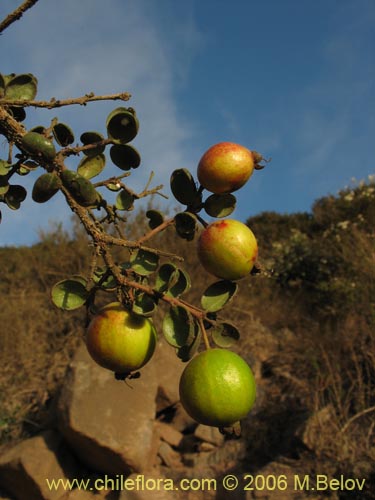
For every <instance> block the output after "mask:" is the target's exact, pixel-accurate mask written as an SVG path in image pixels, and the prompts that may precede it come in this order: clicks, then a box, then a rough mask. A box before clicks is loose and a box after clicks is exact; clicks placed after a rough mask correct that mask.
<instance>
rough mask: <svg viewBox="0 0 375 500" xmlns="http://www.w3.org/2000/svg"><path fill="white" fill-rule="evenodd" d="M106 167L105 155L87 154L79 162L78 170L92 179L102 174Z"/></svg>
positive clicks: (85, 176) (83, 175) (80, 173)
mask: <svg viewBox="0 0 375 500" xmlns="http://www.w3.org/2000/svg"><path fill="white" fill-rule="evenodd" d="M104 167H105V156H104V154H100V155H97V156H85V157H84V158H83V159H82V160H81V161H80V162H79V164H78V167H77V172H78V173H79V175H82V177H84V178H85V179H91V178H92V177H95V176H97V175H99V174H100V172H102V171H103V169H104Z"/></svg>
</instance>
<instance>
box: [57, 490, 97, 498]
mask: <svg viewBox="0 0 375 500" xmlns="http://www.w3.org/2000/svg"><path fill="white" fill-rule="evenodd" d="M99 498H100V499H104V498H105V497H102V496H101V497H99ZM99 498H98V495H95V493H91V492H90V491H86V490H79V489H75V490H72V491H68V492H67V493H66V494H65V495H64V496H62V497H60V498H59V500H99Z"/></svg>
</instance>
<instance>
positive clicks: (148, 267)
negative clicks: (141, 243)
mask: <svg viewBox="0 0 375 500" xmlns="http://www.w3.org/2000/svg"><path fill="white" fill-rule="evenodd" d="M130 264H131V268H132V270H133V271H134V272H135V273H137V274H140V275H141V276H148V275H149V274H152V273H154V272H155V271H156V270H157V268H158V265H159V256H158V255H157V254H155V253H152V252H148V251H147V250H142V249H139V250H136V251H135V252H133V253H132V255H131V256H130Z"/></svg>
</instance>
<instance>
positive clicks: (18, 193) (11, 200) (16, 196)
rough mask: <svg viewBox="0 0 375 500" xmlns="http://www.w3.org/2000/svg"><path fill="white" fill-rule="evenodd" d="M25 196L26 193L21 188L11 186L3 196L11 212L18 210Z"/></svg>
mask: <svg viewBox="0 0 375 500" xmlns="http://www.w3.org/2000/svg"><path fill="white" fill-rule="evenodd" d="M26 196H27V191H26V189H25V188H24V187H23V186H18V185H12V186H9V189H8V190H7V192H6V193H5V195H4V201H5V203H6V204H7V205H8V207H9V208H10V209H12V210H18V209H19V208H20V206H21V203H22V202H23V201H24V199H25V198H26Z"/></svg>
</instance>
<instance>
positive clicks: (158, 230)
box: [138, 217, 174, 245]
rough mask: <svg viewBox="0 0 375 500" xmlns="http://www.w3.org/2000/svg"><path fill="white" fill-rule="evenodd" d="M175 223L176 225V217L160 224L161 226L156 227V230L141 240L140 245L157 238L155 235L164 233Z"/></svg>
mask: <svg viewBox="0 0 375 500" xmlns="http://www.w3.org/2000/svg"><path fill="white" fill-rule="evenodd" d="M173 223H174V217H172V218H171V219H167V220H165V221H164V222H162V223H161V224H159V226H156V227H155V228H154V229H152V230H151V231H149V232H148V233H146V234H145V235H144V236H142V237H141V238H139V240H138V243H139V244H140V245H141V244H143V243H144V242H145V241H147V240H149V239H150V238H152V237H153V236H155V234H158V233H160V232H161V231H164V229H166V228H167V227H168V226H170V225H172V224H173Z"/></svg>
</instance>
